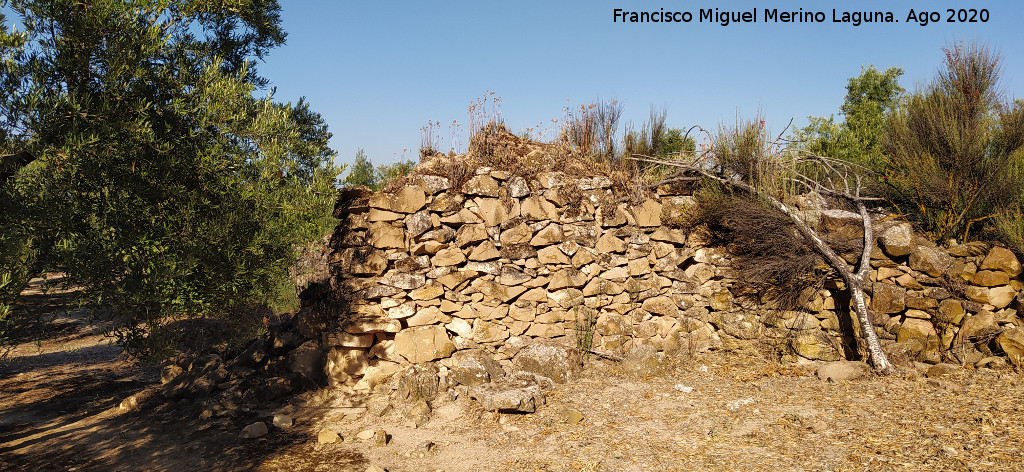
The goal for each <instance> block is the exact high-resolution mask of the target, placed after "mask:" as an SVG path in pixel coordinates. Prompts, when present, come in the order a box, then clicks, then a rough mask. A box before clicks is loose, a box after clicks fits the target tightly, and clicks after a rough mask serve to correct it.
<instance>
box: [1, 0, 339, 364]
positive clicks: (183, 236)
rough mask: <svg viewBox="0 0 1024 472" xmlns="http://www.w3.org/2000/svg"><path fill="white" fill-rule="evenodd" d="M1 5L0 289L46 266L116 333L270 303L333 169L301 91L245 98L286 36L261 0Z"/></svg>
mask: <svg viewBox="0 0 1024 472" xmlns="http://www.w3.org/2000/svg"><path fill="white" fill-rule="evenodd" d="M0 7H2V8H3V9H4V11H8V12H13V13H14V18H12V19H11V20H8V19H6V18H2V19H0V21H2V29H0V68H2V69H3V70H2V73H0V159H2V161H0V179H2V180H0V199H2V203H3V205H2V208H3V213H0V220H2V221H0V226H2V227H4V228H5V229H4V231H3V235H2V236H0V249H2V250H3V253H2V254H0V260H2V262H3V268H2V269H0V270H2V271H3V272H4V273H5V274H8V277H9V278H16V279H17V280H13V281H12V282H11V283H9V284H7V287H8V288H7V289H6V290H7V291H6V292H5V293H3V295H4V297H3V299H2V301H4V302H9V301H10V299H11V297H12V296H13V295H16V294H17V293H18V291H19V290H20V288H21V287H22V286H24V282H25V281H26V280H27V277H28V276H29V275H31V274H33V273H38V272H39V271H41V270H59V271H63V272H64V273H66V274H67V277H68V279H67V280H68V281H69V283H73V284H77V285H81V286H82V287H84V289H83V291H82V292H81V293H82V294H83V299H84V302H86V303H87V304H88V305H90V306H91V307H93V308H94V309H97V310H98V311H102V312H105V313H110V314H113V315H115V316H116V318H117V319H118V320H120V321H121V324H120V326H121V327H120V329H118V331H117V334H118V336H119V339H120V341H122V342H124V343H125V344H126V345H128V346H129V347H131V346H138V345H139V343H137V342H136V341H140V340H142V339H144V338H145V336H146V335H147V334H148V333H151V332H152V330H153V328H155V327H157V326H159V325H160V323H161V322H163V321H165V320H167V319H173V318H176V317H195V316H214V317H228V318H234V319H236V320H239V321H244V320H243V319H244V317H245V313H246V307H248V306H251V305H252V304H257V303H267V302H271V301H272V300H273V299H274V298H275V296H276V294H275V293H274V291H275V290H277V288H278V287H281V286H282V284H281V283H280V282H281V280H282V278H284V277H286V276H287V267H288V265H289V264H290V263H291V261H292V260H293V259H294V257H295V250H294V246H295V245H296V244H299V243H302V242H305V241H309V240H312V239H315V238H317V237H320V236H321V235H322V234H323V232H325V231H326V229H327V227H328V225H329V221H330V219H329V218H330V209H331V204H332V203H333V200H334V192H333V182H334V180H335V178H336V177H337V175H338V174H339V173H340V171H341V169H339V168H336V167H335V166H334V165H333V159H334V156H335V153H334V151H332V150H331V149H330V148H328V147H327V142H328V139H329V138H330V136H331V135H330V133H329V132H328V130H327V127H326V124H325V123H324V121H323V119H322V118H321V117H320V115H319V114H317V113H316V112H314V111H312V110H311V109H310V108H309V106H308V104H307V103H305V102H304V101H303V100H300V101H299V102H298V103H295V104H292V103H279V102H276V101H274V99H273V96H272V94H265V95H264V96H263V97H262V98H258V97H257V95H259V94H261V92H260V90H261V89H260V87H261V86H263V85H265V84H266V83H267V81H266V80H265V79H263V78H261V77H259V76H258V75H257V74H256V70H255V69H254V68H253V63H252V59H259V58H262V57H263V56H264V55H265V54H266V53H267V52H268V51H269V50H270V49H271V48H273V47H274V46H277V45H280V44H282V43H283V42H284V39H285V33H284V31H282V30H281V28H280V16H279V11H280V7H279V6H278V4H277V2H276V1H275V0H229V1H213V0H191V1H189V0H178V1H172V0H132V1H128V2H125V1H121V0H95V1H90V2H79V1H70V0H43V1H18V0H3V1H0ZM140 353H141V354H144V352H140Z"/></svg>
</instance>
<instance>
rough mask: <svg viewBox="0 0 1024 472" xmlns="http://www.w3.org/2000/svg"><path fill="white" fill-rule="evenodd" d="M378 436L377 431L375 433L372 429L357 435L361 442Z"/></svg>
mask: <svg viewBox="0 0 1024 472" xmlns="http://www.w3.org/2000/svg"><path fill="white" fill-rule="evenodd" d="M376 434H377V433H376V431H374V430H372V429H364V430H362V431H360V432H358V433H356V438H357V439H359V440H361V441H366V440H367V439H370V438H372V437H373V436H374V435H376Z"/></svg>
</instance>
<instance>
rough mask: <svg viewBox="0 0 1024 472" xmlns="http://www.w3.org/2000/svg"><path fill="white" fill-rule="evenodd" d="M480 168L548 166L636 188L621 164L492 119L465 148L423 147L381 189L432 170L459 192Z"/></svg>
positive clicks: (527, 172) (519, 171)
mask: <svg viewBox="0 0 1024 472" xmlns="http://www.w3.org/2000/svg"><path fill="white" fill-rule="evenodd" d="M479 168H488V169H490V170H496V171H504V172H507V173H508V174H509V176H510V177H513V176H521V177H524V178H527V179H529V178H531V177H534V176H535V175H536V174H538V173H541V172H552V171H555V172H562V173H564V174H565V175H566V176H568V177H573V178H579V177H593V176H605V177H608V178H609V179H610V180H611V181H612V183H613V186H614V187H617V188H616V190H617V191H618V190H626V189H629V190H630V192H628V193H636V191H635V187H636V186H635V185H633V182H634V173H633V171H632V170H631V169H630V168H629V167H628V166H627V165H626V164H613V163H608V162H598V161H596V160H595V159H594V158H592V157H591V156H589V155H584V154H581V153H579V152H577V151H575V150H573V148H572V146H570V145H569V144H567V143H566V142H565V141H564V140H559V141H556V142H554V143H544V142H539V141H534V140H531V139H528V138H524V137H521V136H516V135H515V134H513V133H512V132H511V131H509V130H508V128H506V127H505V125H504V124H500V123H495V122H491V123H489V124H487V125H486V126H485V127H483V128H482V129H480V130H479V131H478V132H476V133H474V134H473V136H472V137H471V138H470V143H469V149H468V150H467V151H466V153H465V154H455V153H454V152H451V153H448V154H444V153H439V152H433V153H426V154H424V155H423V156H422V157H421V158H420V163H419V164H418V165H417V166H416V167H415V169H413V171H412V172H411V173H410V174H408V175H406V176H403V177H400V178H398V179H395V180H392V181H391V182H390V183H389V184H388V185H386V186H385V187H384V188H383V191H385V192H388V193H394V192H397V191H398V190H400V189H401V188H402V187H403V186H405V185H406V184H407V183H408V182H409V181H410V180H409V179H411V178H413V177H415V176H418V175H436V176H440V177H444V178H447V179H448V180H449V181H450V182H451V187H450V190H449V191H453V192H458V191H459V189H461V188H462V185H464V184H465V183H466V182H467V181H468V180H469V179H470V178H472V177H473V176H474V175H475V174H476V170H477V169H479Z"/></svg>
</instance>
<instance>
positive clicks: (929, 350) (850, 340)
mask: <svg viewBox="0 0 1024 472" xmlns="http://www.w3.org/2000/svg"><path fill="white" fill-rule="evenodd" d="M451 187H452V182H451V181H450V180H449V179H447V178H445V177H439V176H431V175H422V176H416V177H413V178H410V179H408V181H407V184H406V185H405V186H404V187H402V188H401V189H399V190H398V191H396V192H393V193H383V192H379V193H370V192H368V191H365V190H359V189H350V190H347V191H345V192H343V195H342V198H341V199H340V200H339V202H338V206H337V208H336V216H337V217H339V218H340V219H341V223H340V225H339V226H338V230H337V231H336V232H335V234H334V237H333V238H332V241H331V248H332V253H331V255H330V265H331V277H330V279H329V280H328V281H326V282H323V283H322V284H320V285H318V286H314V287H311V288H310V289H309V290H307V293H306V294H305V295H304V297H303V304H304V306H303V308H302V309H301V310H300V312H299V313H298V315H297V326H298V329H299V332H300V333H302V334H303V335H305V336H306V337H309V338H312V339H314V341H311V342H312V343H318V344H319V347H320V349H322V350H323V352H325V353H326V373H327V376H328V378H329V379H330V380H331V382H332V383H333V384H335V385H350V386H355V387H357V388H372V387H373V386H374V385H375V384H377V383H379V382H382V381H383V380H384V379H387V378H388V377H389V376H390V375H391V374H392V373H394V372H397V371H399V370H401V369H402V368H403V366H404V365H408V364H421V363H425V362H430V361H438V360H440V361H441V363H442V364H453V363H459V362H471V361H472V362H478V363H479V362H485V361H486V359H485V361H480V357H479V356H469V355H457V354H456V353H459V352H460V351H466V352H473V353H481V352H482V353H486V354H487V358H489V359H493V360H496V361H497V362H498V364H499V365H501V366H502V367H503V368H504V370H506V371H510V372H511V371H512V370H510V369H511V368H512V363H513V357H514V356H515V355H516V353H517V352H518V351H519V350H520V349H521V348H522V347H523V346H525V345H529V344H531V343H532V342H533V341H534V340H537V339H548V340H552V342H554V343H561V344H564V345H568V346H576V345H577V338H578V337H579V335H580V334H581V333H586V332H587V330H588V329H592V345H593V348H594V349H596V350H599V351H602V352H608V353H612V354H619V355H621V354H624V353H627V352H630V351H632V350H634V349H638V348H643V349H648V350H656V351H658V352H660V353H662V354H659V355H664V356H668V357H671V356H679V355H689V354H693V353H699V352H704V351H708V350H716V349H728V350H743V349H760V350H762V351H765V350H766V349H765V348H766V347H767V348H769V349H767V351H771V352H775V353H777V354H779V355H781V356H782V358H783V360H786V361H794V362H804V361H809V360H838V359H841V358H844V357H847V358H848V357H851V356H856V355H857V351H858V348H857V345H856V341H855V340H856V338H857V336H858V335H859V333H857V331H856V330H858V329H859V325H858V324H857V323H856V322H852V321H851V319H850V316H851V315H850V313H849V310H848V301H841V300H843V298H842V294H843V287H842V286H841V284H839V283H836V282H834V281H826V283H825V284H824V287H825V288H823V289H822V290H820V291H818V292H816V293H813V294H810V295H811V297H809V298H810V300H809V301H808V302H807V303H806V305H805V306H804V307H802V308H801V309H800V310H795V311H785V312H778V311H777V310H771V309H766V308H764V307H761V306H759V304H758V303H756V302H755V301H753V300H751V299H750V297H737V296H736V294H734V293H733V290H734V286H735V285H736V281H735V280H734V279H733V276H732V275H731V274H732V273H733V272H732V271H731V270H730V267H731V264H732V263H733V259H734V258H733V256H732V255H731V254H730V253H729V251H728V250H726V249H725V248H723V247H709V246H708V243H707V241H706V240H705V239H704V238H701V237H699V236H698V235H696V234H687V232H685V231H683V230H681V229H678V228H675V227H673V224H674V223H676V222H679V221H682V220H685V219H686V218H687V217H688V216H690V214H691V212H692V205H693V203H694V201H693V199H692V197H690V196H686V195H674V194H672V192H671V191H668V190H665V189H662V191H661V192H660V193H650V194H648V195H647V196H646V197H641V198H637V196H638V195H642V194H644V192H642V191H637V190H636V189H619V190H618V191H616V190H614V189H613V185H612V181H611V180H609V179H608V178H606V177H602V176H595V177H586V178H569V177H567V176H566V175H564V174H561V173H559V172H544V173H539V174H536V175H535V176H533V177H530V178H524V177H521V176H515V175H512V174H510V173H509V172H506V171H498V170H491V169H486V168H481V169H477V170H476V172H475V174H474V175H473V176H472V177H471V178H469V179H468V181H466V182H465V183H464V184H463V185H461V186H459V188H451ZM855 223H856V221H855ZM876 234H880V237H879V238H878V240H877V247H876V248H874V251H873V254H872V261H871V264H872V271H871V283H870V284H869V287H867V290H868V293H869V294H870V296H871V299H870V306H871V308H872V316H873V318H874V321H875V324H876V329H877V331H878V333H879V335H880V336H881V338H882V340H883V343H884V345H885V347H886V349H887V350H888V351H889V352H890V353H891V355H892V356H894V357H895V358H897V359H898V360H900V361H903V362H913V361H921V362H930V363H937V362H940V361H954V360H955V361H958V362H961V363H970V364H978V365H981V364H985V363H993V362H995V363H999V362H1005V361H1004V360H1002V358H1001V357H997V355H1001V354H1004V353H1005V354H1008V355H1009V359H1010V361H1011V362H1013V363H1014V364H1020V363H1021V362H1022V361H1021V359H1022V358H1024V357H1022V354H1024V331H1022V330H1021V328H1020V327H1021V322H1020V319H1019V318H1018V317H1017V313H1018V310H1019V309H1020V308H1021V303H1022V300H1021V298H1022V296H1021V294H1020V293H1021V289H1022V282H1021V278H1020V276H1021V265H1020V263H1019V262H1018V260H1017V258H1016V257H1015V256H1014V255H1013V253H1012V252H1010V251H1009V250H1007V249H1005V248H1002V247H992V246H990V245H987V244H981V243H972V244H966V245H959V246H954V247H951V248H948V249H940V248H938V247H936V246H934V245H933V244H931V243H929V242H927V241H926V240H925V239H923V238H921V237H919V236H918V235H915V234H914V232H913V231H912V230H911V228H910V225H908V224H898V223H893V222H891V221H888V220H886V219H884V218H880V219H879V222H878V223H877V225H876ZM467 359H468V360H467ZM473 359H476V361H473ZM485 363H486V362H485ZM453 367H454V366H453ZM481 369H482V370H481V373H480V375H481V376H483V377H486V376H487V375H486V373H487V372H488V369H490V370H494V369H493V366H490V367H489V368H488V369H483V368H481ZM483 380H486V379H482V380H481V381H483Z"/></svg>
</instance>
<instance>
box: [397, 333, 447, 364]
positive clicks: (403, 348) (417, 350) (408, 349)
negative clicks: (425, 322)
mask: <svg viewBox="0 0 1024 472" xmlns="http://www.w3.org/2000/svg"><path fill="white" fill-rule="evenodd" d="M394 349H395V352H396V353H398V354H399V355H401V356H402V357H404V358H406V359H407V360H408V361H409V362H412V363H413V364H419V363H422V362H429V361H432V360H435V359H442V358H445V357H448V356H451V355H452V352H454V351H455V344H453V343H452V340H451V338H449V337H448V333H447V332H446V331H445V329H444V327H443V326H439V325H432V326H416V327H413V328H407V329H403V330H402V331H399V332H398V334H396V335H395V343H394Z"/></svg>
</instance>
